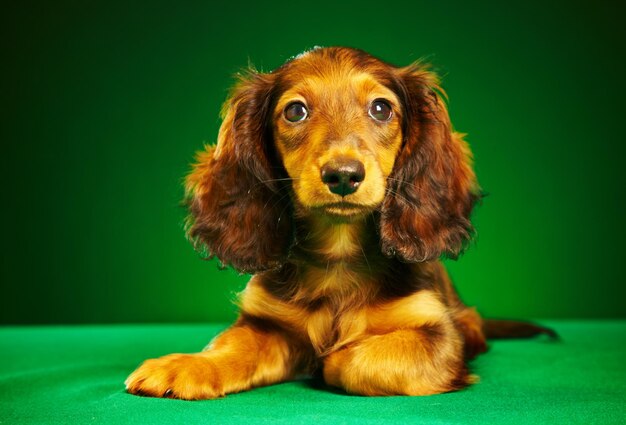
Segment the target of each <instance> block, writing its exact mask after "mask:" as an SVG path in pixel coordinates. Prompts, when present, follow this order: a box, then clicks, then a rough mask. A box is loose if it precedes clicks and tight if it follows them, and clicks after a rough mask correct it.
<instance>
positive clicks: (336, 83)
mask: <svg viewBox="0 0 626 425" xmlns="http://www.w3.org/2000/svg"><path fill="white" fill-rule="evenodd" d="M276 72H277V74H278V77H279V80H280V81H281V84H280V85H281V88H282V90H281V92H282V94H283V95H287V96H290V95H294V94H299V95H302V96H304V97H307V98H318V99H324V98H328V97H329V96H330V97H332V96H334V95H338V94H343V95H345V94H348V93H355V92H357V91H358V92H361V93H378V94H379V95H380V96H383V97H385V96H387V97H388V96H393V93H392V90H391V87H390V84H389V81H390V80H391V79H392V77H391V74H392V70H391V68H390V67H389V66H387V65H385V64H383V63H382V62H380V61H378V60H377V59H375V58H373V57H371V56H367V57H360V56H359V55H356V54H355V53H354V52H353V51H352V50H347V51H344V50H343V49H319V50H314V51H310V52H307V53H306V54H303V55H301V56H298V57H296V58H294V59H292V60H291V61H290V62H288V63H287V64H285V66H283V67H281V68H279V69H278V70H277V71H276Z"/></svg>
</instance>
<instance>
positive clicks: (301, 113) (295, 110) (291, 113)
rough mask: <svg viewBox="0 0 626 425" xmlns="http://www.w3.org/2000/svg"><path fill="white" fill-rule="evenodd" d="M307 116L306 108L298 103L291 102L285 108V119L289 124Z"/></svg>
mask: <svg viewBox="0 0 626 425" xmlns="http://www.w3.org/2000/svg"><path fill="white" fill-rule="evenodd" d="M307 115H308V111H307V110H306V107H305V106H304V105H303V104H302V103H300V102H293V103H290V104H289V105H287V107H286V108H285V119H286V120H287V121H289V122H298V121H302V120H303V119H305V118H306V117H307Z"/></svg>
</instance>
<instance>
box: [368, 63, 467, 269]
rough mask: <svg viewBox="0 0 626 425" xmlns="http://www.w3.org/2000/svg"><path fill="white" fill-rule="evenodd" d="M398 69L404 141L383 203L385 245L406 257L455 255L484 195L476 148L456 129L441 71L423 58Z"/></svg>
mask: <svg viewBox="0 0 626 425" xmlns="http://www.w3.org/2000/svg"><path fill="white" fill-rule="evenodd" d="M397 72H398V74H397V86H398V91H399V93H398V94H399V96H400V98H401V101H402V103H403V112H404V116H403V134H404V141H403V146H402V148H401V152H400V154H399V155H398V158H397V160H396V163H395V165H394V170H393V172H392V174H391V176H390V177H389V179H388V193H387V196H386V198H385V199H384V201H383V204H382V207H381V224H380V230H381V245H382V251H383V253H384V254H385V255H387V256H390V257H392V256H395V257H397V258H399V259H400V260H402V261H406V262H420V261H428V260H432V259H436V258H438V257H440V256H441V255H447V256H449V257H452V258H456V257H457V256H458V254H459V253H460V252H461V251H462V250H463V248H464V245H465V243H466V241H468V240H469V239H470V238H471V236H472V234H473V230H474V229H473V227H472V224H471V223H470V220H469V217H470V213H471V211H472V207H473V205H474V203H475V201H476V200H477V199H478V198H479V195H478V185H477V182H476V177H475V175H474V172H473V170H472V163H471V153H470V150H469V147H468V145H467V144H466V143H465V142H464V141H463V139H462V135H461V134H458V133H455V132H453V131H452V128H451V124H450V118H449V116H448V111H447V108H446V105H445V103H444V102H443V100H442V98H441V96H440V94H441V95H442V96H445V94H444V92H443V90H442V89H441V88H440V87H439V85H438V80H437V77H436V76H435V75H434V74H433V73H431V72H429V71H428V70H426V69H425V68H424V67H423V66H421V65H419V64H414V65H411V66H408V67H405V68H399V69H397Z"/></svg>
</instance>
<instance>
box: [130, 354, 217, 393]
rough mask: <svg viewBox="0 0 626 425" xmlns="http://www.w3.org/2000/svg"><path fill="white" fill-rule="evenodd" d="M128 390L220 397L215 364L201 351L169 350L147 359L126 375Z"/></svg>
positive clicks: (133, 391) (131, 391)
mask: <svg viewBox="0 0 626 425" xmlns="http://www.w3.org/2000/svg"><path fill="white" fill-rule="evenodd" d="M126 390H127V391H128V392H129V393H131V394H137V395H144V396H149V397H168V398H181V399H185V400H201V399H209V398H217V397H222V396H223V395H224V391H223V386H222V382H221V379H220V376H219V374H218V370H217V367H216V366H215V364H214V363H213V362H212V361H211V360H210V359H209V358H207V357H206V356H203V355H201V354H170V355H169V356H164V357H161V358H158V359H152V360H146V361H145V362H144V363H143V364H142V365H141V366H139V368H138V369H137V370H135V371H134V372H133V373H132V374H131V375H130V376H129V377H128V378H127V379H126Z"/></svg>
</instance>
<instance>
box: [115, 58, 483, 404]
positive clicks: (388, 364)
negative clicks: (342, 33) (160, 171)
mask: <svg viewBox="0 0 626 425" xmlns="http://www.w3.org/2000/svg"><path fill="white" fill-rule="evenodd" d="M442 93H443V92H442V90H441V88H440V87H439V86H438V81H437V77H436V76H435V75H434V74H433V73H431V72H430V71H428V70H427V68H426V67H424V66H422V65H419V64H413V65H410V66H408V67H403V68H402V67H400V68H398V67H394V66H392V65H389V64H386V63H384V62H382V61H380V60H378V59H375V58H373V57H372V56H370V55H368V54H367V53H365V52H362V51H359V50H355V49H347V48H324V49H315V50H312V51H310V52H307V53H305V54H303V55H301V56H299V57H297V58H295V59H293V60H291V61H289V62H287V63H286V64H285V65H283V66H282V67H280V68H279V69H277V70H275V71H274V72H272V73H268V74H261V73H255V72H252V73H250V74H249V75H246V76H245V77H243V78H242V79H241V81H240V82H239V83H238V84H237V86H236V87H235V88H234V90H233V92H232V94H231V97H230V99H229V100H228V101H227V102H226V104H225V107H224V110H223V124H222V126H221V129H220V133H219V137H218V143H217V146H216V147H212V146H209V147H207V148H206V151H205V152H203V153H201V154H199V156H198V162H197V164H196V165H195V167H194V170H193V171H192V173H191V174H190V175H189V176H188V178H187V191H188V194H189V205H190V211H191V215H190V220H189V227H188V232H189V235H190V237H191V238H192V239H193V240H194V241H195V242H196V244H197V245H198V246H199V247H204V248H205V249H206V251H208V254H209V255H213V256H216V257H217V258H219V259H220V260H221V261H222V263H224V264H230V265H232V266H233V267H235V268H236V269H238V270H240V271H245V272H251V273H255V274H254V275H253V276H252V278H251V280H250V282H249V283H248V286H247V288H246V289H245V291H244V292H243V293H242V294H241V298H240V308H241V315H240V317H239V319H238V321H237V322H236V323H235V324H234V325H233V326H232V327H231V328H230V329H228V330H226V331H225V332H224V333H222V334H221V335H219V336H218V337H217V338H216V339H215V340H214V341H213V342H212V343H211V344H210V345H209V347H208V348H207V349H205V350H204V351H202V352H201V353H198V354H191V355H179V354H176V355H170V356H165V357H162V358H160V359H156V360H149V361H147V362H145V363H144V364H143V365H142V366H141V367H140V368H139V369H137V370H136V371H135V372H134V373H133V374H132V375H131V376H130V377H129V378H128V380H127V381H126V385H127V388H128V391H129V392H131V393H135V394H144V395H150V396H157V397H162V396H165V397H177V398H184V399H203V398H214V397H219V396H223V395H225V394H227V393H232V392H237V391H243V390H246V389H249V388H252V387H255V386H260V385H267V384H271V383H276V382H281V381H284V380H287V379H290V378H292V377H294V376H295V375H296V374H301V373H310V374H316V373H319V374H321V375H322V376H323V379H324V380H325V381H326V383H328V384H329V385H332V386H335V387H339V388H342V389H344V390H345V391H347V392H350V393H354V394H363V395H393V394H406V395H425V394H435V393H441V392H445V391H452V390H456V389H459V388H462V387H463V386H465V385H467V384H469V383H470V382H472V380H473V378H472V376H471V375H469V374H468V371H467V368H466V360H467V359H469V358H471V357H473V356H475V355H477V354H479V353H481V352H483V351H485V350H486V345H485V336H484V334H483V331H482V329H483V325H482V321H481V318H480V316H479V315H478V314H477V313H476V311H475V310H474V309H471V308H468V307H466V306H465V305H464V304H463V303H462V302H461V301H460V300H459V298H458V296H457V294H456V291H455V290H454V288H453V286H452V284H451V282H450V279H449V278H448V275H447V273H446V271H445V269H444V267H443V265H442V263H441V262H440V261H439V257H440V256H442V255H448V256H452V257H455V256H456V255H458V254H459V252H460V251H461V250H462V249H463V247H464V245H465V243H466V242H467V241H468V239H469V238H470V236H471V234H472V226H471V224H470V221H469V215H470V212H471V209H472V206H473V204H474V202H475V200H476V199H477V198H478V185H477V183H476V179H475V176H474V173H473V171H472V167H471V160H470V151H469V148H468V146H467V144H466V143H465V142H464V141H463V139H462V137H461V135H460V134H458V133H455V132H453V131H452V128H451V124H450V121H449V117H448V113H447V110H446V106H445V104H444V102H443V101H442V98H441V96H442ZM381 99H382V102H383V105H382V106H380V104H379V107H381V108H384V107H385V105H384V104H386V105H388V106H389V107H390V108H391V114H390V116H389V118H388V119H384V120H383V119H379V118H375V116H377V117H378V116H382V117H384V116H385V115H384V114H382V115H372V112H371V111H372V107H373V106H372V105H373V104H374V103H375V102H380V101H381ZM294 102H299V103H298V105H301V106H302V107H304V108H305V109H306V111H307V114H306V117H305V118H302V119H301V120H300V119H299V118H298V119H299V120H298V121H296V122H292V121H290V120H288V119H286V117H287V116H288V115H287V112H286V110H287V108H289V107H290V106H291V105H293V104H294ZM385 102H386V103H385ZM298 108H299V106H298ZM368 108H369V109H368ZM298 111H301V109H298ZM303 115H304V113H301V114H300V118H301V116H303ZM346 164H352V165H350V167H352V168H350V170H351V171H345V170H346V169H348V168H346V167H347V165H346ZM354 164H360V166H362V169H358V170H360V171H358V170H357V168H354V167H356V166H354V167H353V165H354ZM341 167H344V168H341ZM326 169H329V170H330V171H329V173H330V175H331V177H333V178H337V176H339V177H341V178H344V177H345V176H347V175H349V178H350V180H349V181H348V180H345V181H344V180H341V181H342V182H344V183H340V184H345V185H344V186H340V187H339V189H337V183H336V182H335V181H334V180H333V181H332V182H327V181H325V180H323V179H324V178H325V177H324V172H325V171H324V170H326ZM337 170H340V171H337ZM341 170H344V171H341ZM354 170H357V171H354ZM333 173H334V174H333ZM337 173H339V174H337ZM341 173H343V174H341ZM346 173H348V174H346ZM358 173H361V174H360V177H359V178H361V177H362V178H363V179H362V181H357V180H358V179H357V177H358V175H359V174H358ZM320 175H322V177H320ZM355 176H356V177H355ZM345 182H347V183H345ZM333 185H335V186H333ZM349 185H351V186H349ZM354 187H356V190H355V191H350V190H354ZM337 190H342V191H343V190H345V191H348V192H349V193H348V192H341V193H336V192H337Z"/></svg>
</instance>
